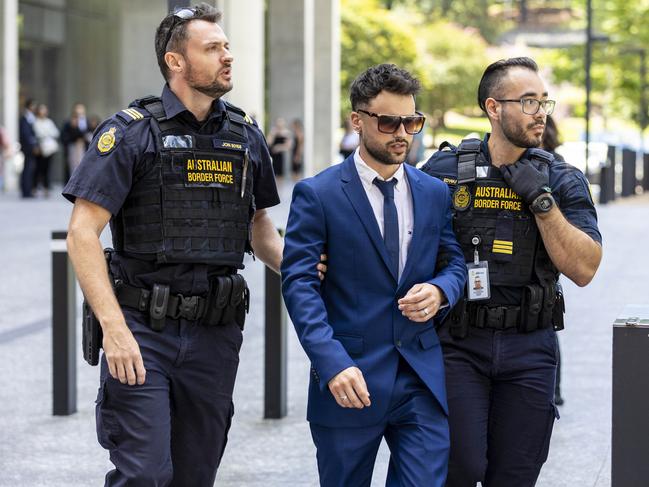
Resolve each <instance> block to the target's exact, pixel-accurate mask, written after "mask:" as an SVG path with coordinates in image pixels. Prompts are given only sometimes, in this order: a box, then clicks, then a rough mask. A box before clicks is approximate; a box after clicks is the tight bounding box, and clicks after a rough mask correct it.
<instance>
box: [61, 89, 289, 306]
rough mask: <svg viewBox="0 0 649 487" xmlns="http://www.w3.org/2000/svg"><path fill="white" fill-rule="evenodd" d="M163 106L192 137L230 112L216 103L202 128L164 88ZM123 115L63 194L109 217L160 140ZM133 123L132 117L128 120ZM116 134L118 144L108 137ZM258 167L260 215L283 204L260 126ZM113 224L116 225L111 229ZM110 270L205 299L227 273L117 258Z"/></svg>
mask: <svg viewBox="0 0 649 487" xmlns="http://www.w3.org/2000/svg"><path fill="white" fill-rule="evenodd" d="M161 98H162V104H163V106H164V109H165V113H166V115H167V118H168V119H172V118H176V119H177V120H178V121H180V122H181V123H182V124H183V125H185V126H186V127H187V128H188V129H190V130H191V131H193V132H196V133H200V134H210V133H214V132H216V131H218V130H219V128H220V126H221V123H222V121H223V119H224V116H225V113H226V109H225V104H224V103H223V101H221V100H220V99H219V100H215V101H214V103H213V105H212V110H211V111H210V113H209V115H208V117H207V119H206V120H204V121H202V122H199V121H198V120H196V117H194V115H193V114H192V113H191V112H190V111H189V110H187V108H185V106H184V105H183V104H182V102H181V101H180V100H179V99H178V97H177V96H176V95H175V94H174V93H173V92H172V91H171V89H169V86H168V85H165V87H164V89H163V91H162V97H161ZM122 117H123V115H119V114H115V115H114V116H112V117H111V118H109V119H108V120H106V121H104V122H103V123H102V124H101V125H100V126H99V127H98V128H97V130H96V131H95V135H94V139H93V141H92V143H91V144H90V147H89V149H88V152H86V154H85V156H84V157H83V159H82V161H81V164H80V165H79V167H77V169H76V170H75V171H74V173H73V174H72V177H71V178H70V181H69V182H68V184H67V185H66V186H65V188H64V189H63V196H65V197H66V198H67V199H68V200H70V201H72V202H74V200H75V199H76V198H83V199H85V200H88V201H90V202H92V203H95V204H97V205H99V206H101V207H103V208H105V209H106V210H108V211H110V212H111V213H112V215H113V216H115V215H117V213H119V210H120V209H121V207H122V205H123V204H124V201H125V200H126V197H127V196H128V194H129V192H130V191H131V187H132V185H133V181H134V178H137V177H138V175H139V174H141V171H142V170H143V168H145V167H148V166H147V163H151V162H153V160H154V159H155V140H154V136H153V134H152V132H151V128H150V118H143V119H141V120H135V121H132V122H130V123H126V122H125V121H124V120H123V118H122ZM127 118H128V117H127ZM107 132H111V133H112V136H113V138H114V142H113V143H112V145H111V143H110V142H111V139H110V138H108V139H107V138H106V137H104V139H103V140H102V136H104V135H105V134H106V133H107ZM246 132H247V135H248V141H249V144H250V160H251V162H252V163H253V194H254V197H255V206H256V208H257V210H262V209H264V208H268V207H271V206H275V205H276V204H278V203H279V195H278V194H277V186H276V184H275V176H274V174H273V167H272V160H271V158H270V154H269V152H268V146H267V145H266V140H265V139H264V136H263V134H262V132H261V130H260V129H259V127H257V125H256V123H253V124H246ZM112 224H113V219H111V227H112ZM111 269H112V271H113V274H114V275H115V277H119V278H120V279H123V280H125V281H126V282H128V283H130V284H132V285H134V286H138V287H145V288H148V289H150V288H152V287H153V284H154V283H158V284H168V285H169V286H171V292H172V293H182V294H187V295H196V294H205V293H206V292H207V290H208V287H209V279H210V277H211V276H213V275H216V274H220V273H222V272H223V269H222V268H219V267H218V266H208V265H204V264H156V263H155V262H151V261H146V260H140V259H136V258H131V257H127V256H125V255H115V257H114V259H113V263H112V265H111Z"/></svg>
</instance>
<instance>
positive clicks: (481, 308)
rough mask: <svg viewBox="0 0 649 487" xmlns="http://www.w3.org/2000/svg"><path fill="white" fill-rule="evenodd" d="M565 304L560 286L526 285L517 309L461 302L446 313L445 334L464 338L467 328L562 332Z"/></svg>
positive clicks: (521, 331) (465, 300)
mask: <svg viewBox="0 0 649 487" xmlns="http://www.w3.org/2000/svg"><path fill="white" fill-rule="evenodd" d="M564 312H565V303H564V299H563V290H562V288H561V284H559V283H558V282H557V283H551V284H549V285H547V286H541V285H538V284H530V285H528V286H525V287H524V288H523V300H522V302H521V305H520V306H498V305H495V306H494V305H484V304H480V303H479V302H476V301H468V300H467V299H462V300H461V301H459V302H458V303H457V304H456V305H455V307H454V308H453V309H452V310H451V312H450V313H449V326H450V328H449V331H450V334H451V336H452V337H454V338H465V337H466V336H467V335H468V333H469V327H474V328H490V329H493V330H507V329H510V328H516V329H517V330H518V332H520V333H529V332H532V331H535V330H541V329H544V328H549V327H551V326H552V327H553V328H554V330H555V331H559V330H563V327H564V325H563V313H564Z"/></svg>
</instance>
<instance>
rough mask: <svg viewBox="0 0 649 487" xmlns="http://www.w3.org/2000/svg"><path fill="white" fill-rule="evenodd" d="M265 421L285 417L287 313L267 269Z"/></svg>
mask: <svg viewBox="0 0 649 487" xmlns="http://www.w3.org/2000/svg"><path fill="white" fill-rule="evenodd" d="M265 281H266V297H265V300H266V312H265V313H266V326H265V338H266V341H265V356H264V418H266V419H279V418H283V417H284V416H286V313H285V311H284V303H283V301H282V280H281V278H280V276H278V275H277V274H276V273H275V272H274V271H272V270H271V269H270V268H268V267H266V276H265Z"/></svg>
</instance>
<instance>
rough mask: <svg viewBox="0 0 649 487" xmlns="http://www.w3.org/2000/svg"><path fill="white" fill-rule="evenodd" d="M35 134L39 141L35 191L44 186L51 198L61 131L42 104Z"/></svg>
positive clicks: (38, 112)
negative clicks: (51, 184) (53, 169)
mask: <svg viewBox="0 0 649 487" xmlns="http://www.w3.org/2000/svg"><path fill="white" fill-rule="evenodd" d="M34 134H35V135H36V139H37V140H38V147H39V153H38V155H37V156H36V171H35V172H34V191H37V190H38V187H39V185H42V186H43V194H44V195H45V197H48V196H49V191H50V176H49V173H50V163H51V161H52V158H53V157H54V154H56V153H57V152H58V151H59V129H58V128H57V127H56V124H55V123H54V122H53V121H52V119H51V118H49V117H48V109H47V105H45V104H44V103H41V104H40V105H38V107H37V108H36V119H35V120H34Z"/></svg>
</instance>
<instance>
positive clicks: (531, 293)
mask: <svg viewBox="0 0 649 487" xmlns="http://www.w3.org/2000/svg"><path fill="white" fill-rule="evenodd" d="M542 308H543V288H542V287H541V286H538V285H536V284H530V285H528V286H525V287H524V288H523V300H522V302H521V322H520V324H519V328H518V330H519V331H521V332H523V333H528V332H530V331H534V330H537V329H538V328H539V318H540V317H541V310H542Z"/></svg>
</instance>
